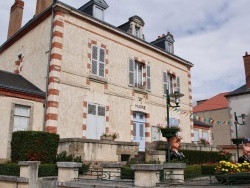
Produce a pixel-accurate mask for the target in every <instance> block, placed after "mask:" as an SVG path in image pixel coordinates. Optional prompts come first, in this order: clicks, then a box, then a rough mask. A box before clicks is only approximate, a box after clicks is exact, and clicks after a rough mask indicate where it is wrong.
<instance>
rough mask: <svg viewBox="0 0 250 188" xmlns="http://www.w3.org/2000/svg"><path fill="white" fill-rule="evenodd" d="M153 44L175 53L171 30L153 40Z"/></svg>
mask: <svg viewBox="0 0 250 188" xmlns="http://www.w3.org/2000/svg"><path fill="white" fill-rule="evenodd" d="M151 44H154V45H156V46H158V47H160V48H162V49H163V50H165V51H167V52H169V53H172V54H174V37H173V35H172V34H171V33H170V32H168V33H167V35H165V34H163V35H162V36H158V38H157V39H156V40H155V41H153V42H151Z"/></svg>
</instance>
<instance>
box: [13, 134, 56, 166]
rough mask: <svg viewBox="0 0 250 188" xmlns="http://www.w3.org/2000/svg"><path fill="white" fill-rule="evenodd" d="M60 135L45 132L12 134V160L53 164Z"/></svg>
mask: <svg viewBox="0 0 250 188" xmlns="http://www.w3.org/2000/svg"><path fill="white" fill-rule="evenodd" d="M58 144H59V135H58V134H53V133H47V132H43V131H17V132H14V133H13V134H12V141H11V160H12V161H13V162H18V161H41V163H53V162H54V161H55V158H56V153H57V148H58Z"/></svg>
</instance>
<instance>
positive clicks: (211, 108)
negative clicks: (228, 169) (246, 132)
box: [193, 93, 231, 145]
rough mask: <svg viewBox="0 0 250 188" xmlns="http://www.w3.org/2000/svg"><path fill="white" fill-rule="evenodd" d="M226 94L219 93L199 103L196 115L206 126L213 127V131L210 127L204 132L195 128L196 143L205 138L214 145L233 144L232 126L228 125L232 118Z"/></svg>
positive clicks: (194, 110)
mask: <svg viewBox="0 0 250 188" xmlns="http://www.w3.org/2000/svg"><path fill="white" fill-rule="evenodd" d="M226 94H227V93H219V94H218V95H215V96H214V97H212V98H210V99H207V100H202V101H197V106H195V107H194V108H193V112H194V115H195V116H198V119H199V120H200V121H202V122H203V123H204V124H207V125H212V130H211V131H209V129H208V126H206V128H203V129H202V130H201V129H200V128H196V127H195V128H194V135H195V136H194V138H195V139H194V141H199V140H200V139H201V138H203V139H206V140H207V141H208V142H209V143H211V144H213V145H227V144H231V124H230V123H228V122H229V120H230V119H231V116H230V109H229V107H228V101H227V99H226V97H225V95H226ZM194 125H195V124H194Z"/></svg>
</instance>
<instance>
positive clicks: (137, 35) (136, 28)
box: [135, 26, 140, 38]
mask: <svg viewBox="0 0 250 188" xmlns="http://www.w3.org/2000/svg"><path fill="white" fill-rule="evenodd" d="M135 36H136V37H138V38H140V27H137V26H135Z"/></svg>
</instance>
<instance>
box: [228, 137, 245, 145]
mask: <svg viewBox="0 0 250 188" xmlns="http://www.w3.org/2000/svg"><path fill="white" fill-rule="evenodd" d="M231 140H232V142H233V144H236V145H239V144H242V142H243V141H244V140H245V139H244V138H233V139H231Z"/></svg>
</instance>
